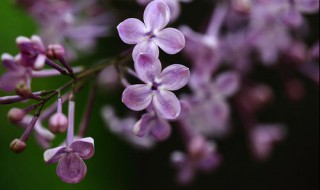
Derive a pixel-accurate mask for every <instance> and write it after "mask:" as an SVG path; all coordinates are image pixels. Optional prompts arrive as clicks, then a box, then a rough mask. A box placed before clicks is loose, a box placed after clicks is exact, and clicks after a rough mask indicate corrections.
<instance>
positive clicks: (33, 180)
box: [0, 0, 319, 190]
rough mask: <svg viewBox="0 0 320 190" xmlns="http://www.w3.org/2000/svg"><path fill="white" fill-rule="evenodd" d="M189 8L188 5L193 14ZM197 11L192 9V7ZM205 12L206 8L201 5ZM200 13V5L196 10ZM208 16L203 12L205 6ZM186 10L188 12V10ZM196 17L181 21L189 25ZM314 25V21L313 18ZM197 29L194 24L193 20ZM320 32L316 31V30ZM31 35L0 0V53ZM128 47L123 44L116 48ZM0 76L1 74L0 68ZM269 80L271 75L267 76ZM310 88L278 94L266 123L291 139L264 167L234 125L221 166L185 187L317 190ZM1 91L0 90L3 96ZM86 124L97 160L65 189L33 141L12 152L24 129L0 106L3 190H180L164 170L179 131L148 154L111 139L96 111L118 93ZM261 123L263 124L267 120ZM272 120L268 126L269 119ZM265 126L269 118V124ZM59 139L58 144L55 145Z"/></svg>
mask: <svg viewBox="0 0 320 190" xmlns="http://www.w3.org/2000/svg"><path fill="white" fill-rule="evenodd" d="M191 7H192V6H189V9H191ZM192 8H196V7H192ZM203 8H204V7H203ZM198 9H199V10H203V9H202V7H198ZM204 10H208V8H204ZM189 11H190V10H189ZM192 17H193V15H185V18H186V20H188V21H191V20H190V19H192ZM317 22H318V20H317ZM195 23H197V22H196V21H195ZM316 28H317V31H318V26H317V27H316ZM34 33H36V27H35V24H34V23H33V21H32V19H31V18H30V17H29V16H28V15H27V14H25V13H24V12H23V11H22V10H20V9H18V8H17V7H15V6H14V5H13V4H12V3H11V1H10V0H1V1H0V53H3V52H8V53H11V54H15V53H17V48H16V46H15V38H16V37H17V36H19V35H25V36H31V35H32V34H34ZM115 41H116V42H115V45H114V44H110V47H113V50H110V48H108V46H109V44H107V45H105V46H106V47H104V46H101V47H103V48H100V49H99V51H98V56H100V57H104V53H105V54H106V55H107V54H111V52H112V51H115V50H114V47H115V46H117V44H120V43H121V42H120V41H119V40H115ZM122 47H126V46H125V45H123V44H122V43H121V45H119V48H122ZM88 60H90V57H89V58H88V57H87V58H84V59H83V60H80V61H79V63H80V64H90V61H89V63H88ZM0 71H1V73H2V71H3V68H2V67H0ZM264 79H265V80H268V76H266V77H265V78H264ZM67 80H68V79H67V78H65V77H60V78H52V79H48V80H45V81H39V80H34V81H33V85H32V87H33V89H34V90H40V89H52V88H54V87H58V86H60V85H61V84H63V83H64V82H65V81H67ZM303 80H304V82H305V84H306V87H307V93H306V94H307V95H306V98H305V99H304V100H303V101H302V102H301V103H297V104H292V103H291V102H289V101H288V100H287V99H285V98H284V95H283V94H281V93H280V90H281V86H277V85H278V83H277V82H275V83H274V84H273V85H274V87H275V88H276V89H278V90H279V93H278V95H279V100H277V102H276V104H275V105H274V106H273V108H272V109H271V112H272V115H275V116H273V117H271V116H270V117H271V118H272V119H274V120H277V119H275V118H278V119H279V120H280V121H284V122H285V123H286V124H287V125H288V128H289V134H288V138H287V139H286V141H285V142H284V143H282V144H281V146H279V147H278V148H277V149H276V151H275V152H274V155H273V157H272V158H271V159H270V160H269V161H268V162H266V163H257V162H255V161H254V160H253V159H252V157H251V156H250V154H249V150H248V148H247V144H246V138H245V135H244V131H243V130H242V129H241V127H240V126H238V125H236V126H235V132H234V133H233V134H232V135H231V136H230V137H229V138H228V139H226V140H225V141H223V142H219V145H220V150H221V152H222V154H223V155H224V158H225V162H224V164H223V165H222V167H221V168H220V169H219V170H218V171H217V172H216V173H213V174H209V175H208V174H206V175H200V176H198V180H197V181H196V182H195V183H194V185H193V186H191V187H189V188H182V189H190V190H191V189H192V190H211V189H217V190H233V189H244V190H271V189H272V190H302V189H303V190H317V189H319V179H318V178H319V117H318V115H319V98H318V96H319V90H318V87H316V85H314V84H313V83H312V82H310V81H309V80H307V79H303ZM87 93H88V89H84V91H83V92H81V93H79V95H78V96H77V105H76V107H77V108H78V109H77V117H76V118H78V120H77V123H79V120H80V118H81V114H82V112H83V109H84V106H85V102H86V97H87ZM2 95H4V93H2V92H0V96H2ZM96 100H97V101H96V106H95V108H94V112H93V118H92V121H91V123H90V128H89V131H88V135H89V136H92V137H93V138H94V139H95V146H96V153H95V156H94V157H93V158H92V159H90V160H88V161H86V164H87V166H88V173H87V176H86V178H85V180H83V181H82V182H81V183H80V184H77V185H69V184H65V183H63V182H61V181H60V180H59V178H58V177H57V176H56V173H55V168H56V165H50V166H46V165H45V164H44V162H43V158H42V155H43V150H41V149H40V148H39V147H38V146H37V145H36V143H35V141H34V139H33V138H30V141H29V142H28V148H27V150H26V151H25V152H24V153H22V154H19V155H17V154H14V153H12V152H11V151H10V150H9V148H8V145H9V143H10V142H11V140H12V139H14V138H16V137H19V136H20V135H21V132H22V131H21V130H20V129H18V128H16V127H15V126H13V125H12V124H9V123H8V122H7V119H6V114H7V111H8V109H9V108H10V106H0V189H3V190H29V189H46V190H64V189H79V190H81V189H83V190H88V189H90V190H91V189H92V190H96V189H97V190H100V189H108V190H144V189H145V190H175V189H180V188H178V186H177V185H176V183H175V181H174V169H173V168H172V167H171V166H170V164H169V154H170V152H171V151H173V150H176V149H179V148H181V147H182V146H181V141H180V138H179V137H178V135H177V134H176V131H175V130H174V134H173V136H172V137H171V138H170V139H169V141H167V142H165V143H161V144H159V146H157V147H156V149H154V150H153V151H151V152H139V151H136V150H134V149H132V148H131V147H129V146H127V145H126V144H125V143H123V142H122V141H120V140H119V139H118V138H116V137H114V136H113V135H111V134H110V133H109V132H108V131H107V130H106V128H105V125H104V124H103V122H102V120H101V118H100V112H99V110H100V108H101V107H99V106H100V105H103V104H106V103H107V102H119V103H118V104H119V107H118V108H119V109H120V110H121V109H126V108H124V106H123V105H121V104H120V102H121V101H120V92H117V93H116V95H111V94H108V93H107V94H106V93H102V92H100V93H99V96H97V98H96ZM265 118H268V116H266V117H265ZM272 119H269V120H272ZM266 120H268V119H266ZM62 138H63V136H60V137H59V138H58V140H57V141H55V144H58V143H59V140H61V139H62Z"/></svg>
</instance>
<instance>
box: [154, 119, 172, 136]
mask: <svg viewBox="0 0 320 190" xmlns="http://www.w3.org/2000/svg"><path fill="white" fill-rule="evenodd" d="M170 134H171V126H170V124H169V123H168V121H166V120H164V119H162V118H158V117H156V118H155V119H154V122H153V124H152V128H151V135H152V136H153V137H154V138H155V139H156V140H159V141H163V140H166V139H167V138H168V137H169V136H170Z"/></svg>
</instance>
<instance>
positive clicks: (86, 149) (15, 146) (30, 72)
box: [0, 36, 94, 183]
mask: <svg viewBox="0 0 320 190" xmlns="http://www.w3.org/2000/svg"><path fill="white" fill-rule="evenodd" d="M17 45H18V48H19V50H20V52H19V54H18V55H17V56H16V57H12V56H11V55H9V54H3V55H2V63H3V65H4V66H5V68H6V69H7V72H6V73H5V74H4V75H2V76H1V78H0V87H1V89H2V90H4V91H6V92H10V91H13V90H15V92H16V95H12V96H5V97H1V98H0V104H12V103H16V102H26V101H28V100H33V101H37V102H36V103H35V104H32V105H30V106H28V107H26V108H24V109H20V108H12V109H10V111H9V112H8V119H9V121H10V122H11V123H13V124H15V125H17V126H19V127H21V128H22V129H24V132H23V134H22V135H21V137H20V138H17V139H14V140H13V141H12V142H11V143H10V148H11V150H12V151H13V152H16V153H21V152H23V151H24V150H25V148H26V146H27V140H28V139H29V137H30V135H31V133H32V132H34V133H35V138H36V140H37V142H38V143H39V145H40V146H41V147H42V148H43V149H48V148H49V147H50V146H51V141H52V140H53V139H54V138H55V134H58V133H65V132H66V131H67V129H68V135H67V141H66V146H65V147H64V148H63V149H62V148H61V150H60V149H59V148H55V149H49V150H47V151H46V152H45V153H44V159H45V162H46V163H54V162H59V164H58V169H57V174H58V176H59V177H60V178H61V180H63V181H65V182H67V183H77V182H79V181H81V180H82V179H83V178H84V176H85V174H86V171H87V169H86V166H85V164H84V162H83V161H82V159H88V158H90V157H92V156H93V153H94V145H93V139H92V138H80V137H79V138H78V139H77V140H74V124H73V123H74V112H75V106H74V104H75V103H74V101H73V100H72V97H73V96H72V94H73V92H67V93H66V94H65V95H63V96H60V93H61V91H62V90H64V88H66V87H67V86H65V87H62V88H60V89H57V90H51V91H40V92H32V90H31V79H32V78H36V77H50V76H59V75H61V74H63V75H67V76H69V77H70V78H72V79H73V82H72V83H70V84H73V83H75V80H76V78H77V77H76V76H75V73H76V72H80V71H81V68H71V67H70V66H69V64H68V63H67V62H66V59H65V51H64V48H63V47H62V46H61V45H58V44H56V45H49V46H48V47H45V46H44V44H43V43H42V40H41V39H40V37H38V36H32V37H31V38H30V39H29V38H26V37H18V38H17ZM56 61H57V62H56ZM45 65H47V66H49V67H51V68H52V69H44V67H45ZM57 95H58V98H57V102H55V103H53V104H52V105H51V106H49V107H48V108H47V109H46V110H43V108H44V106H45V104H46V103H47V102H48V101H49V100H50V99H52V98H54V97H56V96H57ZM69 96H70V98H69ZM68 99H70V100H69V114H68V117H67V116H66V115H64V114H63V109H62V108H63V104H64V103H65V102H66V101H67V100H68ZM55 110H57V112H56V113H54V112H55ZM33 111H35V114H34V115H33V116H32V115H31V112H33ZM46 120H48V123H49V126H48V128H45V127H44V126H43V125H42V123H43V122H44V121H46ZM58 149H59V151H58V152H55V151H54V150H58Z"/></svg>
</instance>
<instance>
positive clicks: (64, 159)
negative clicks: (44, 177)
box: [44, 137, 94, 183]
mask: <svg viewBox="0 0 320 190" xmlns="http://www.w3.org/2000/svg"><path fill="white" fill-rule="evenodd" d="M93 154H94V140H93V139H92V138H90V137H87V138H82V139H78V140H75V141H74V142H72V144H71V145H69V146H60V147H57V148H53V149H49V150H46V151H45V152H44V161H45V162H46V163H47V164H53V163H56V162H58V166H57V174H58V176H59V177H60V179H61V180H62V181H64V182H66V183H79V182H80V181H81V180H82V179H83V178H84V177H85V175H86V173H87V166H86V164H85V163H84V162H83V159H85V160H86V159H89V158H91V157H92V156H93Z"/></svg>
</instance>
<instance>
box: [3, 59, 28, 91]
mask: <svg viewBox="0 0 320 190" xmlns="http://www.w3.org/2000/svg"><path fill="white" fill-rule="evenodd" d="M1 59H2V64H3V66H4V67H5V68H6V69H7V72H6V73H5V74H3V75H2V76H1V77H0V89H1V90H3V91H6V92H11V91H13V90H14V89H15V88H17V86H18V85H20V84H21V85H26V86H28V87H30V83H31V74H32V70H31V69H30V68H28V67H23V66H22V65H21V64H20V63H21V57H20V56H19V55H18V56H16V57H12V56H11V55H9V54H6V53H4V54H2V57H1Z"/></svg>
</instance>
